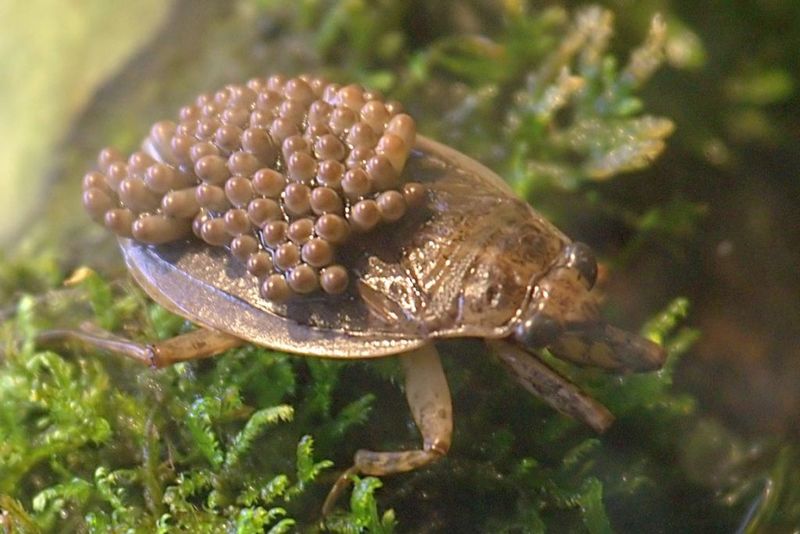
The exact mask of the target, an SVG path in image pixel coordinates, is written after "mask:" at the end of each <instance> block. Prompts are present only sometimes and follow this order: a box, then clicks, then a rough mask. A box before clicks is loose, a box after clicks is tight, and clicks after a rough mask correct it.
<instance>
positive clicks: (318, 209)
mask: <svg viewBox="0 0 800 534" xmlns="http://www.w3.org/2000/svg"><path fill="white" fill-rule="evenodd" d="M311 209H312V210H313V211H314V213H316V214H317V215H321V214H323V213H344V203H343V202H342V197H340V196H339V193H337V192H336V191H334V190H333V189H331V188H330V187H315V188H314V190H313V191H311Z"/></svg>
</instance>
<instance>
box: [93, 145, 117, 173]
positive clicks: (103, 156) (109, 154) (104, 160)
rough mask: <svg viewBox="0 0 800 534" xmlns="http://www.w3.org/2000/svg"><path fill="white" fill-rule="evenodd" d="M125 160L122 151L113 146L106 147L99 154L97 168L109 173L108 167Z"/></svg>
mask: <svg viewBox="0 0 800 534" xmlns="http://www.w3.org/2000/svg"><path fill="white" fill-rule="evenodd" d="M117 161H120V162H121V161H123V156H122V153H121V152H120V151H119V150H117V149H116V148H113V147H106V148H104V149H103V150H101V151H100V153H99V154H98V155H97V168H98V169H100V172H102V173H103V174H108V167H109V165H111V164H112V163H115V162H117Z"/></svg>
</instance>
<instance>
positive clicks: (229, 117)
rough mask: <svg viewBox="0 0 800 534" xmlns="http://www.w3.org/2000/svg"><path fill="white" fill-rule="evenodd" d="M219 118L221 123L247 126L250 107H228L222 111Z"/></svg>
mask: <svg viewBox="0 0 800 534" xmlns="http://www.w3.org/2000/svg"><path fill="white" fill-rule="evenodd" d="M220 120H221V121H222V124H227V125H230V126H236V127H237V128H242V129H244V128H247V125H248V123H249V122H250V109H249V108H242V107H235V108H228V109H226V110H225V111H223V112H222V115H220Z"/></svg>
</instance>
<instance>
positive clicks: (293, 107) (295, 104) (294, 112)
mask: <svg viewBox="0 0 800 534" xmlns="http://www.w3.org/2000/svg"><path fill="white" fill-rule="evenodd" d="M306 111H308V108H306V106H305V104H303V103H302V102H300V101H298V100H284V101H283V102H281V105H280V106H278V115H279V116H280V117H281V118H283V119H285V120H287V121H289V122H291V123H292V124H301V123H302V122H303V121H304V120H305V118H306Z"/></svg>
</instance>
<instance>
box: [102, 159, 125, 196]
mask: <svg viewBox="0 0 800 534" xmlns="http://www.w3.org/2000/svg"><path fill="white" fill-rule="evenodd" d="M127 177H128V165H127V164H126V163H125V162H124V161H115V162H113V163H111V164H110V165H109V166H108V172H106V182H107V183H108V186H109V187H110V188H111V189H112V190H114V191H119V184H121V183H122V180H124V179H125V178H127Z"/></svg>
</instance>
